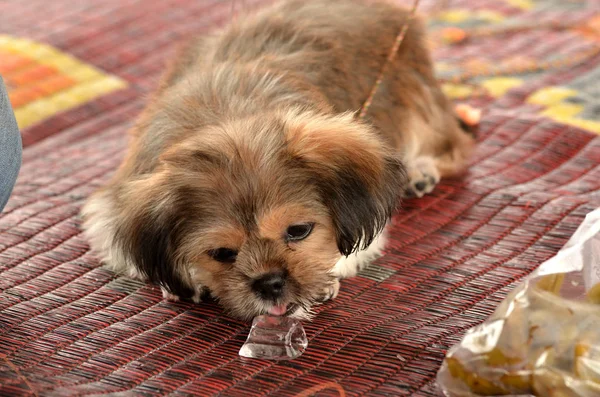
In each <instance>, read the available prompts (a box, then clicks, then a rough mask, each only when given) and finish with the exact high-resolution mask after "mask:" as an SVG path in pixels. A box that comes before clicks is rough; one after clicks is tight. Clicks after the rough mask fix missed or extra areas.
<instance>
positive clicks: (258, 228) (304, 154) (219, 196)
mask: <svg viewBox="0 0 600 397" xmlns="http://www.w3.org/2000/svg"><path fill="white" fill-rule="evenodd" d="M408 15H409V12H408V10H406V9H404V8H400V7H397V6H395V5H392V4H390V3H387V2H385V1H381V0H376V1H370V2H368V3H367V2H365V1H361V0H314V1H304V0H291V1H284V2H281V3H278V4H275V5H273V6H271V7H269V8H267V9H265V10H262V11H259V12H257V13H255V14H253V15H249V16H247V17H246V18H243V19H241V20H238V21H237V22H236V23H233V24H231V25H230V26H227V27H225V28H223V29H221V30H220V31H218V32H216V33H214V34H211V35H206V36H203V37H198V38H194V39H192V40H190V41H189V42H187V43H186V44H185V45H183V46H182V47H181V49H180V51H179V53H178V55H177V56H176V57H175V58H174V60H173V62H171V64H170V65H169V66H168V68H167V71H166V73H165V74H164V76H163V78H162V80H161V82H160V83H159V86H158V89H157V90H156V93H155V95H154V97H153V98H152V99H151V101H150V103H149V104H148V106H147V108H146V109H145V110H144V111H143V112H142V114H141V116H140V118H139V119H138V122H137V123H136V125H135V126H134V128H133V129H132V133H131V143H130V146H129V147H128V151H127V153H126V156H125V159H124V161H123V163H122V164H121V166H120V167H119V169H118V170H117V172H116V173H115V175H114V176H113V178H112V179H111V180H110V181H109V182H108V184H107V185H106V186H105V187H104V188H102V189H101V190H99V191H98V192H96V193H94V194H93V195H92V196H91V197H90V198H89V200H88V201H87V203H86V204H85V206H84V208H83V211H82V215H83V219H84V222H83V226H84V229H85V232H86V234H87V236H88V237H89V241H90V245H91V247H92V249H93V250H94V251H97V252H99V253H100V255H101V256H102V259H103V260H104V261H105V263H107V264H108V265H110V266H111V267H112V268H113V269H114V270H115V271H118V272H121V273H125V274H127V275H129V276H131V277H135V278H138V279H141V280H145V281H149V282H153V283H156V284H159V285H160V286H161V287H162V289H163V294H164V296H165V297H166V298H169V299H174V300H177V299H179V298H182V299H183V298H185V299H192V300H194V301H196V302H198V301H200V300H201V297H202V296H203V295H206V294H207V293H210V295H212V296H213V297H214V298H215V299H216V300H218V301H219V302H220V304H221V305H222V306H223V307H224V308H225V309H226V310H227V311H228V312H229V313H230V314H231V315H234V316H236V317H239V318H242V319H249V318H252V317H253V316H256V315H259V314H264V313H270V314H272V315H290V316H295V317H298V318H310V316H311V313H312V311H311V307H313V306H314V305H315V304H318V303H319V302H324V301H326V300H329V299H332V298H335V297H336V295H337V294H338V291H339V288H340V282H339V280H340V279H343V278H347V277H352V276H354V275H356V274H357V272H358V271H360V270H361V269H362V268H363V267H365V266H366V265H367V264H369V263H370V262H372V261H373V260H374V259H375V258H377V257H379V256H380V255H381V253H382V250H383V249H384V247H385V241H386V237H385V236H386V227H387V225H388V224H389V220H390V219H391V216H392V215H393V213H394V211H396V209H397V207H398V205H399V203H400V200H401V198H402V196H405V195H408V196H413V197H421V196H422V195H424V194H427V193H429V192H431V191H432V190H433V188H434V186H435V185H436V184H437V183H438V182H439V181H440V178H444V177H449V176H453V175H458V174H460V173H461V172H462V171H463V170H464V169H465V167H466V164H467V161H468V157H469V153H470V152H471V151H472V148H473V143H474V139H473V138H472V136H471V135H470V134H468V133H467V132H465V131H464V130H463V129H462V128H461V127H460V125H459V121H458V120H457V117H456V115H455V113H454V111H453V107H452V104H451V103H450V101H449V100H448V99H447V97H446V96H445V95H444V94H443V92H442V90H441V89H440V85H439V83H438V81H436V78H435V76H434V72H433V67H432V61H431V58H430V55H429V53H428V50H427V42H426V38H425V30H424V24H423V22H422V21H421V20H420V19H419V18H415V19H411V20H410V22H409V26H408V30H407V33H406V36H405V38H404V40H403V42H402V44H401V46H400V48H399V51H398V53H397V54H396V56H395V58H394V60H393V62H392V63H391V64H390V67H389V68H388V71H387V73H386V75H385V76H384V78H383V81H382V83H381V86H380V87H379V89H378V91H377V94H376V95H375V97H374V100H373V102H372V104H371V106H370V108H369V112H368V114H367V115H366V117H365V118H364V119H362V120H359V119H358V118H357V117H356V115H357V112H358V110H359V109H360V108H361V105H362V103H363V101H365V99H366V98H367V96H368V94H369V92H370V90H371V89H372V87H373V85H374V84H375V81H376V79H377V76H378V74H379V72H380V70H381V69H382V66H383V65H384V63H385V60H386V57H387V56H388V54H389V53H390V49H391V48H392V46H393V43H394V40H395V39H396V37H397V34H398V32H399V30H400V29H401V28H402V26H403V24H404V23H406V21H407V20H408V19H407V17H408Z"/></svg>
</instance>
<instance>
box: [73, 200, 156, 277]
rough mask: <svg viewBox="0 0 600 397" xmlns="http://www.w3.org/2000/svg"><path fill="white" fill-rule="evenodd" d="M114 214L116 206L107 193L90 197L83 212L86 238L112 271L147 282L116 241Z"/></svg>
mask: <svg viewBox="0 0 600 397" xmlns="http://www.w3.org/2000/svg"><path fill="white" fill-rule="evenodd" d="M114 212H115V210H114V204H113V203H112V200H111V198H110V197H109V195H108V193H107V192H100V193H96V194H95V195H93V196H92V197H90V199H89V200H88V201H87V203H86V204H85V205H84V207H83V209H82V211H81V214H82V215H83V218H84V219H85V221H84V223H83V229H84V232H85V236H86V237H87V239H88V241H89V242H90V246H91V248H92V251H94V252H96V253H98V254H99V255H100V260H101V261H102V262H104V263H105V264H106V265H107V266H108V267H109V268H110V269H111V270H112V271H114V272H115V273H118V274H124V275H127V276H129V277H131V278H134V279H138V280H142V281H145V280H144V277H143V276H142V275H141V274H140V272H139V271H138V269H137V268H136V267H135V266H134V265H133V263H132V262H131V260H130V259H129V258H128V255H127V254H126V253H125V252H123V250H122V249H121V248H120V247H119V246H118V245H117V244H116V243H115V241H114V237H115V230H114V228H115V225H116V224H117V223H118V222H117V220H116V217H117V215H116V214H115V213H114Z"/></svg>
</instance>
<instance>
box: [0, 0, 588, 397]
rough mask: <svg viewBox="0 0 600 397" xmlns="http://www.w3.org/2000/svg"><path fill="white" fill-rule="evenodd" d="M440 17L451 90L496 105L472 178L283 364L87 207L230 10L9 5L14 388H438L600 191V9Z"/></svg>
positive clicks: (514, 9) (6, 222) (9, 309)
mask: <svg viewBox="0 0 600 397" xmlns="http://www.w3.org/2000/svg"><path fill="white" fill-rule="evenodd" d="M238 3H241V2H238ZM246 3H247V4H249V5H255V4H259V3H260V2H254V3H253V2H251V1H246ZM422 10H423V11H424V12H425V13H428V14H430V15H432V20H431V22H430V25H431V30H432V32H433V36H432V37H433V40H432V46H433V48H434V54H435V58H436V60H437V61H438V62H437V66H438V72H439V75H440V78H441V79H442V80H443V81H445V86H444V87H445V89H446V91H447V92H448V94H449V95H450V96H452V97H453V98H455V99H457V100H458V101H465V102H468V103H471V104H472V105H475V106H478V107H481V108H482V109H483V110H484V116H483V121H482V124H481V127H480V138H479V140H480V143H479V146H478V148H477V151H476V153H475V156H474V158H473V160H472V167H471V169H470V172H469V174H468V175H467V176H466V177H465V178H463V179H460V180H454V181H445V182H444V183H442V184H441V185H440V186H439V187H438V188H437V189H436V191H435V192H434V193H433V194H432V195H430V196H428V197H426V198H423V199H420V200H415V201H408V202H406V203H405V206H404V209H403V211H402V212H400V213H399V214H398V215H397V217H396V218H395V225H394V227H393V229H392V233H391V243H390V246H389V249H388V252H387V254H386V255H385V256H384V257H383V258H381V259H380V260H379V261H378V263H377V266H373V267H371V268H369V269H367V270H366V271H365V272H364V273H363V274H362V275H361V276H359V277H356V278H354V279H352V280H348V281H346V282H344V283H343V286H342V290H341V293H340V295H339V297H338V298H337V299H336V300H335V301H333V302H330V303H327V304H326V305H323V306H321V307H319V309H318V311H319V315H318V316H317V317H316V319H315V320H314V321H313V322H311V323H307V324H305V327H306V330H307V333H308V337H309V340H310V342H309V347H308V350H307V351H306V353H305V354H304V355H303V356H302V357H301V358H299V359H298V360H294V361H291V362H283V363H275V362H269V361H260V360H246V359H240V358H239V357H238V355H237V352H238V350H239V348H240V346H241V344H242V343H243V341H244V339H245V337H246V335H247V332H248V328H249V324H247V323H245V322H240V321H237V320H235V319H231V318H229V317H227V316H225V315H223V313H222V312H221V310H220V308H219V307H218V306H216V305H213V304H210V303H208V304H201V305H193V304H187V303H170V302H166V301H163V300H162V299H161V294H160V291H159V290H158V289H157V288H156V287H153V286H150V285H143V284H140V283H138V282H135V281H132V280H129V279H126V278H120V277H115V275H113V274H112V273H111V272H109V271H107V270H106V269H104V268H103V267H102V266H101V265H100V264H99V262H98V260H97V258H95V257H94V256H93V255H91V254H90V252H89V250H88V245H87V243H86V241H85V240H84V239H83V237H82V235H81V232H80V222H79V219H78V211H79V208H80V206H81V204H82V202H83V200H84V199H85V197H87V196H88V195H89V194H90V192H92V191H93V190H94V189H96V188H97V187H98V186H100V185H101V184H102V183H103V182H105V181H106V180H107V178H108V177H109V176H110V174H111V172H112V171H113V170H114V169H115V167H116V165H117V164H118V163H119V161H120V159H121V158H122V156H123V151H124V147H125V144H126V137H125V132H126V130H127V129H128V128H129V126H130V125H131V123H132V120H133V118H134V116H135V115H136V114H137V113H138V112H139V110H140V108H141V107H142V106H143V103H144V94H145V93H147V92H148V90H149V89H151V88H152V87H153V86H154V84H155V83H156V79H157V76H158V73H159V72H160V70H161V68H162V65H163V61H164V59H165V58H166V57H168V56H169V54H170V53H171V49H172V44H173V43H174V42H175V41H176V40H177V39H178V38H180V37H182V36H185V35H189V34H191V33H197V32H203V31H207V30H209V29H211V28H213V27H214V26H215V25H217V24H219V23H222V22H226V21H227V20H229V18H230V17H231V3H230V2H228V1H216V0H215V1H200V0H164V1H160V2H148V1H144V2H143V1H141V0H118V1H117V0H110V1H101V2H100V1H98V2H96V1H77V2H73V1H67V0H54V1H52V2H46V1H43V0H29V1H27V2H0V70H4V71H0V73H2V74H3V75H5V77H8V78H7V80H8V81H9V84H10V85H11V88H10V89H11V95H12V98H11V99H12V100H13V101H14V102H15V103H17V104H18V106H15V108H16V113H17V116H18V118H19V122H20V123H21V126H22V127H24V128H23V134H24V140H25V143H26V145H27V146H28V147H27V148H26V150H25V153H24V165H23V169H22V172H21V175H20V178H19V181H18V184H17V186H16V188H15V191H14V195H13V197H12V199H11V200H10V201H9V203H8V206H7V208H6V211H5V213H4V214H3V215H2V216H0V290H1V291H2V293H1V298H0V395H2V396H19V395H34V394H35V395H48V396H83V395H107V394H110V395H124V396H129V395H145V396H146V395H148V396H149V395H163V394H167V393H172V394H173V395H175V396H188V395H198V396H208V395H217V394H218V395H223V396H238V395H239V396H266V395H273V396H296V395H299V394H300V393H302V392H305V391H307V390H309V389H310V388H311V387H313V386H315V385H321V386H322V387H323V388H324V389H323V390H322V391H321V392H319V393H318V395H319V396H321V395H322V396H339V395H343V394H346V395H351V396H364V395H370V396H371V395H372V396H383V395H388V396H397V395H415V396H437V395H438V394H437V393H438V392H437V390H436V388H435V384H434V381H433V380H434V376H435V373H436V371H437V369H438V367H439V364H440V362H441V360H442V358H443V356H444V353H445V351H446V350H447V348H448V347H449V346H450V345H452V344H453V343H455V342H457V341H458V340H459V339H460V337H461V335H462V334H463V332H464V331H465V330H466V329H468V328H469V327H472V326H474V325H476V324H478V323H480V322H481V321H483V320H484V319H485V317H486V316H488V315H489V314H490V313H491V312H492V311H493V309H494V307H495V306H496V305H497V304H498V302H499V301H500V300H501V299H502V298H503V297H504V296H505V294H506V293H507V291H509V290H510V288H511V287H512V286H514V284H515V283H516V282H518V281H519V280H521V279H522V278H523V277H525V276H526V275H527V274H529V273H530V272H531V271H532V270H533V269H534V268H535V267H536V266H537V265H538V264H539V263H540V262H542V261H543V260H545V259H547V258H549V257H551V256H552V255H553V254H555V253H556V251H557V250H558V249H559V248H560V247H561V246H562V244H564V243H565V242H566V240H567V239H568V237H569V236H570V235H571V234H572V233H573V231H574V230H575V229H576V227H577V225H578V224H579V223H580V222H581V220H582V219H583V217H584V215H585V214H586V213H587V212H589V211H591V210H592V209H594V208H596V207H598V206H600V137H598V136H597V135H596V134H594V132H598V131H600V129H599V127H598V126H599V125H600V122H599V117H598V114H599V112H598V109H599V106H600V104H599V103H598V102H597V100H596V99H595V98H598V97H600V96H599V95H598V94H599V91H600V86H599V83H598V81H600V80H599V77H600V56H598V52H595V48H596V46H597V45H599V44H600V40H599V39H600V34H597V33H598V30H597V26H598V21H599V18H598V16H597V15H596V14H594V10H600V3H599V2H598V1H587V2H583V1H577V0H574V1H544V2H538V1H529V0H507V1H498V0H494V1H491V0H490V1H484V0H482V1H466V0H457V1H449V2H447V4H445V6H444V7H443V8H441V9H440V8H438V7H437V6H436V2H434V1H429V2H427V1H423V2H422ZM532 21H534V22H533V23H532ZM544 21H549V22H552V23H555V22H556V21H559V22H560V23H562V24H569V23H571V24H575V25H577V26H579V28H575V27H573V26H567V27H564V26H563V27H554V28H552V29H547V28H544V27H543V22H544ZM553 21H554V22H553ZM523 26H529V28H526V29H523V28H522V27H523ZM581 27H584V28H581ZM457 28H460V29H457ZM493 29H496V30H497V31H491V30H493ZM511 29H512V30H511ZM457 32H458V33H457ZM499 32H500V33H499ZM461 35H463V36H464V35H466V39H460V37H461ZM457 37H458V38H459V39H457ZM7 65H8V66H7ZM9 66H10V67H11V68H12V69H10V71H9V72H7V70H8V69H9ZM2 68H4V69H2ZM28 70H29V72H28ZM32 70H33V71H32ZM15 71H18V73H16V72H15ZM9 73H10V74H12V76H9ZM15 76H17V77H16V78H15ZM32 87H33V88H36V89H34V90H32V89H31V88H32ZM15 92H17V94H15ZM340 387H341V388H340ZM342 390H343V393H342Z"/></svg>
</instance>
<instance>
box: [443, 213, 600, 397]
mask: <svg viewBox="0 0 600 397" xmlns="http://www.w3.org/2000/svg"><path fill="white" fill-rule="evenodd" d="M437 381H438V385H439V386H440V388H441V389H442V391H443V393H444V394H445V395H446V396H452V397H455V396H460V397H474V396H532V395H534V396H544V397H546V396H548V397H554V396H561V397H563V396H564V397H566V396H577V397H592V396H594V397H596V396H598V397H600V209H598V210H595V211H593V212H591V213H589V214H588V215H587V216H586V218H585V220H584V222H583V223H582V224H581V225H580V226H579V228H578V229H577V231H576V232H575V234H574V235H573V236H572V237H571V239H570V240H569V241H568V243H567V244H566V245H565V246H564V247H563V248H562V249H561V250H560V251H559V252H558V254H557V255H556V256H554V257H553V258H551V259H549V260H548V261H546V262H544V263H543V264H542V265H540V267H539V268H538V269H537V270H536V271H535V272H533V273H532V274H531V275H530V276H529V277H528V278H527V280H526V281H525V282H523V283H522V284H520V285H519V286H517V288H515V289H514V290H513V291H512V292H511V293H510V294H509V295H508V296H507V297H506V299H504V301H502V303H501V304H500V305H499V306H498V308H497V309H496V311H495V312H494V313H493V314H492V315H491V316H490V318H488V319H487V320H486V321H485V322H484V323H483V324H481V325H479V326H477V327H474V328H472V329H470V330H469V331H467V333H466V334H465V336H464V337H463V339H462V340H461V342H460V343H459V344H458V345H456V346H453V347H452V348H451V349H450V351H449V352H448V354H447V355H446V358H445V360H444V362H443V363H442V367H441V368H440V370H439V372H438V376H437Z"/></svg>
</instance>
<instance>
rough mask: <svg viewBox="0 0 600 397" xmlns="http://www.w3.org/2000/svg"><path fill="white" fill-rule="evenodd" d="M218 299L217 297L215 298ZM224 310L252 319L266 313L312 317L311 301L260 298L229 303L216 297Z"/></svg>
mask: <svg viewBox="0 0 600 397" xmlns="http://www.w3.org/2000/svg"><path fill="white" fill-rule="evenodd" d="M217 299H218V298H217ZM218 300H219V301H220V303H221V305H223V307H224V309H225V311H226V312H227V313H228V314H230V315H232V316H234V317H236V318H239V319H242V320H248V321H249V320H252V319H253V318H254V317H256V316H260V315H264V314H268V315H271V316H287V317H292V318H296V319H300V320H310V319H312V317H313V312H312V309H311V307H312V306H313V304H315V303H314V302H312V301H309V300H305V301H302V302H300V301H298V302H296V301H289V300H286V301H278V302H273V301H265V300H262V299H258V298H255V299H251V298H249V299H244V304H242V305H240V304H238V305H234V306H231V305H229V304H228V303H227V302H226V301H224V300H223V299H218Z"/></svg>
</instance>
